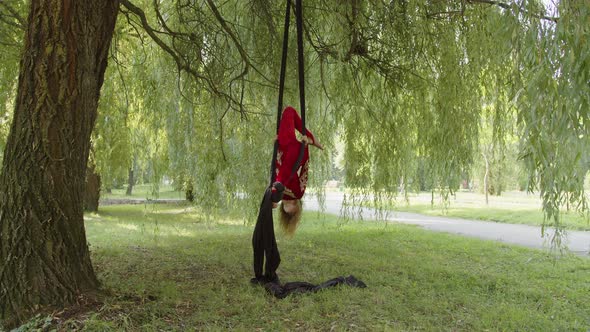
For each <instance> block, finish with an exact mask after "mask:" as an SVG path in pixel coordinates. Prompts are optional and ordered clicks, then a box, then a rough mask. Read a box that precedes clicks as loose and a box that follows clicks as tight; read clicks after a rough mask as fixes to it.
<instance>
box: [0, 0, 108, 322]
mask: <svg viewBox="0 0 590 332" xmlns="http://www.w3.org/2000/svg"><path fill="white" fill-rule="evenodd" d="M118 4H119V1H118V0H95V1H74V0H32V1H31V3H30V12H29V17H28V27H27V33H26V35H25V40H24V51H23V55H22V59H21V63H20V73H19V80H18V91H17V98H16V102H15V110H14V118H13V122H12V125H11V128H10V133H9V136H8V140H7V144H6V149H5V153H4V163H3V166H2V173H1V174H0V188H2V190H1V192H0V264H1V265H0V318H1V319H2V320H3V322H4V324H5V325H7V326H10V325H14V324H17V323H19V322H20V321H22V320H23V319H26V318H27V316H28V315H30V314H32V313H33V312H34V311H37V310H39V309H42V308H43V307H45V306H49V307H53V306H63V305H67V304H70V303H73V302H74V300H75V299H76V297H77V296H78V294H80V293H81V292H83V291H85V290H92V289H95V288H97V287H98V281H97V279H96V276H95V273H94V270H93V268H92V265H91V262H90V254H89V250H88V245H87V243H86V234H85V230H84V220H83V199H82V198H83V193H84V185H85V177H86V165H87V161H88V153H89V147H90V133H91V131H92V128H93V127H94V121H95V118H96V113H97V105H98V98H99V93H100V88H101V86H102V83H103V79H104V72H105V69H106V66H107V57H108V50H109V46H110V41H111V39H112V35H113V30H114V26H115V21H116V17H117V13H118Z"/></svg>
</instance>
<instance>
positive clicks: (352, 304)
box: [60, 205, 590, 331]
mask: <svg viewBox="0 0 590 332" xmlns="http://www.w3.org/2000/svg"><path fill="white" fill-rule="evenodd" d="M86 219H87V220H86V228H87V236H88V240H89V243H90V249H91V252H92V259H93V262H94V265H95V269H96V272H97V273H98V276H99V278H100V280H101V281H102V283H103V286H104V288H105V289H107V290H109V291H110V295H109V296H106V297H105V298H104V299H103V300H102V301H101V303H100V304H98V305H95V306H94V307H93V309H92V310H91V311H90V312H86V313H79V314H77V315H75V316H73V317H71V318H70V319H69V320H68V321H65V322H64V321H62V322H61V323H60V324H61V325H60V328H63V329H83V330H88V331H111V330H127V331H159V330H166V331H169V330H176V331H185V330H222V329H223V330H225V329H236V330H244V331H251V330H264V331H267V330H268V331H271V330H302V331H308V330H332V329H334V330H378V331H380V330H394V331H405V330H427V331H430V330H452V331H484V330H491V331H496V330H500V331H506V330H509V331H527V330H528V331H588V329H589V328H590V306H588V303H590V260H589V259H586V258H580V257H575V256H565V257H559V258H555V257H552V256H550V255H548V254H547V253H545V252H542V251H538V250H532V249H526V248H520V247H515V246H509V245H505V244H499V243H495V242H491V241H481V240H476V239H467V238H463V237H459V236H454V235H448V234H440V233H431V232H428V231H424V230H421V229H418V228H416V227H412V226H404V225H394V224H383V223H372V222H367V223H359V222H348V223H340V222H339V221H338V220H337V219H336V218H335V217H333V216H325V215H319V214H317V213H308V214H307V215H305V216H304V219H303V224H302V226H301V227H300V229H299V231H298V233H297V235H296V236H295V237H294V238H292V239H287V238H284V237H283V236H281V235H279V237H278V244H279V248H280V250H281V254H282V264H281V266H280V268H279V271H278V272H279V275H280V277H281V280H282V281H284V282H287V281H309V282H314V283H320V282H323V281H326V280H327V279H330V278H333V277H336V276H339V275H348V274H353V275H355V276H356V277H358V278H359V279H362V280H363V281H365V282H366V283H367V285H368V288H366V289H353V288H347V287H340V288H336V289H330V290H326V291H323V292H320V293H317V294H309V295H295V296H290V297H288V298H286V299H284V300H277V299H274V298H272V297H270V296H269V295H267V294H266V293H265V291H264V290H263V289H262V288H260V287H254V286H251V285H250V284H249V279H250V277H252V267H251V263H252V251H251V243H250V240H251V231H252V226H245V225H243V224H242V223H241V222H235V221H233V220H224V219H222V218H221V219H219V220H218V221H217V222H215V223H213V222H207V221H205V218H203V217H202V216H200V215H199V214H198V213H197V212H195V210H193V208H189V207H183V206H175V205H166V206H162V205H159V206H155V207H148V208H147V210H146V209H145V207H144V206H108V207H103V208H101V212H100V213H99V214H89V215H87V216H86Z"/></svg>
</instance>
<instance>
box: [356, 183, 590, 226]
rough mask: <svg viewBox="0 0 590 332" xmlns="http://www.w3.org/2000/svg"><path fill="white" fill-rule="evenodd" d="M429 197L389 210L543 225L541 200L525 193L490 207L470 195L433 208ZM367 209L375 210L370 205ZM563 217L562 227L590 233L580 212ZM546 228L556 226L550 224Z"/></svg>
mask: <svg viewBox="0 0 590 332" xmlns="http://www.w3.org/2000/svg"><path fill="white" fill-rule="evenodd" d="M431 197H432V196H431V194H430V193H419V194H411V195H409V200H408V202H403V201H402V199H400V200H399V201H398V202H397V203H396V204H394V205H393V206H391V207H390V209H392V210H396V211H403V212H414V213H420V214H425V215H431V216H445V217H456V218H463V219H472V220H485V221H495V222H501V223H509V224H526V225H534V226H540V225H542V224H543V217H544V215H543V211H542V209H541V201H540V199H539V198H538V197H536V196H535V195H531V194H526V193H522V192H507V193H504V194H503V195H502V196H499V197H498V196H490V197H489V199H490V200H489V204H488V205H486V204H485V196H484V195H482V194H477V193H471V192H457V193H456V195H455V196H451V197H450V199H449V202H448V204H443V202H441V200H440V198H438V197H436V196H435V201H434V206H433V205H432V204H431ZM366 205H367V206H372V203H371V202H369V203H367V204H366ZM565 210H566V209H565V208H564V211H563V212H562V215H561V223H562V225H563V226H564V227H565V228H566V229H571V230H584V231H588V230H590V222H589V220H588V219H587V218H586V217H585V216H583V215H581V214H580V213H578V212H575V211H570V212H567V211H565ZM547 226H553V224H552V223H548V224H547Z"/></svg>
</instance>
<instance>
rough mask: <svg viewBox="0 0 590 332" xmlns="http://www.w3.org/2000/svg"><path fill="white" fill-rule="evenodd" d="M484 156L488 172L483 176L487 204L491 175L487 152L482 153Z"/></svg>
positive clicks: (487, 202)
mask: <svg viewBox="0 0 590 332" xmlns="http://www.w3.org/2000/svg"><path fill="white" fill-rule="evenodd" d="M481 155H482V156H483V159H484V160H485V163H486V172H485V174H484V176H483V192H484V193H485V194H486V205H488V204H489V193H490V189H489V175H490V163H489V161H488V157H487V156H486V155H485V153H482V154H481Z"/></svg>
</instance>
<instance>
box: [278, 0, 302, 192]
mask: <svg viewBox="0 0 590 332" xmlns="http://www.w3.org/2000/svg"><path fill="white" fill-rule="evenodd" d="M286 2H287V8H286V10H285V26H284V30H283V53H282V56H281V71H280V76H279V101H278V107H277V130H276V134H277V135H278V134H279V126H280V123H281V115H282V113H283V94H284V91H285V76H286V71H287V54H288V51H289V25H290V21H291V0H287V1H286ZM301 2H302V0H296V1H295V23H296V27H297V72H298V74H299V75H298V80H299V108H300V112H301V127H302V128H301V134H302V135H304V136H305V135H306V134H307V129H306V127H305V61H304V60H305V59H304V57H303V7H302V5H301ZM278 149H279V142H278V140H275V144H274V149H273V153H272V161H271V166H270V185H272V184H273V183H274V182H275V180H276V176H277V175H276V160H277V155H278ZM304 154H305V144H304V143H301V147H300V148H299V155H298V156H297V161H296V162H295V165H293V168H292V169H291V175H290V176H289V178H291V177H293V174H294V173H295V172H296V171H297V168H299V166H300V165H301V161H302V160H303V155H304Z"/></svg>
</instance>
